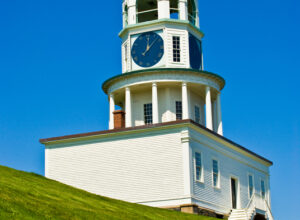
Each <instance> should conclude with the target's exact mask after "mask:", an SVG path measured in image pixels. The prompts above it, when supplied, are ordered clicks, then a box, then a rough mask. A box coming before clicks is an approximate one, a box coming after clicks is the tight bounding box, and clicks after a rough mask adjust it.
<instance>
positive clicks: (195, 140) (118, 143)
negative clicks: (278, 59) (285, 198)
mask: <svg viewBox="0 0 300 220" xmlns="http://www.w3.org/2000/svg"><path fill="white" fill-rule="evenodd" d="M123 20H124V22H123V25H124V27H123V30H122V31H121V33H120V37H121V39H122V42H123V43H122V66H123V73H122V74H120V75H118V76H114V77H112V78H110V79H108V80H107V81H105V82H104V83H103V90H104V92H105V93H106V94H107V95H108V97H109V102H110V110H109V114H110V121H109V130H106V131H100V132H92V133H86V134H77V135H69V136H63V137H55V138H47V139H42V140H40V141H41V143H43V144H44V145H45V175H46V177H48V178H51V179H55V180H57V181H60V182H63V183H66V184H69V185H72V186H74V187H78V188H81V189H84V190H87V191H89V192H92V193H95V194H99V195H103V196H107V197H111V198H116V199H120V200H125V201H129V202H135V203H140V204H144V205H149V206H156V207H164V208H170V209H177V210H181V211H184V212H192V213H200V214H209V215H213V216H217V217H222V216H230V217H229V219H247V220H248V219H270V220H272V219H273V217H272V214H271V208H270V207H271V205H270V175H269V167H270V166H271V165H272V162H271V161H269V160H267V159H265V158H263V157H262V156H259V155H257V154H255V153H253V152H251V151H249V150H247V149H246V148H244V147H242V146H240V145H238V144H236V143H234V142H232V141H231V140H228V139H227V138H225V137H223V129H222V117H221V101H220V95H221V90H222V89H223V87H224V85H225V81H224V79H223V78H222V77H220V76H219V75H217V74H213V73H210V72H207V71H204V70H203V58H202V57H203V56H202V47H201V44H202V43H201V40H202V37H203V33H202V32H201V31H200V26H199V17H198V4H197V1H194V0H158V1H157V0H139V1H137V0H123ZM115 106H119V108H120V109H122V110H118V111H115V109H116V108H115Z"/></svg>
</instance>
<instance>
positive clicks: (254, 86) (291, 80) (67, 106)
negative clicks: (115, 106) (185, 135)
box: [0, 0, 300, 220]
mask: <svg viewBox="0 0 300 220" xmlns="http://www.w3.org/2000/svg"><path fill="white" fill-rule="evenodd" d="M103 2H104V1H103V0H102V1H99V0H97V1H96V0H85V1H78V0H72V1H71V0H59V1H58V0H51V1H50V0H43V1H40V0H26V1H24V0H22V1H21V0H9V1H5V0H2V1H0V76H1V80H0V164H1V165H5V166H10V167H13V168H16V169H21V170H25V171H32V172H36V173H39V174H43V172H44V171H43V170H44V165H43V163H44V152H43V146H42V145H41V144H39V142H38V140H39V139H40V138H45V137H52V136H61V135H65V134H74V133H82V132H88V131H97V130H104V129H106V128H107V121H108V102H107V97H106V96H105V94H104V93H103V92H102V90H101V84H102V82H103V81H104V80H106V79H107V78H109V77H111V76H114V75H117V74H119V73H120V72H121V55H120V44H121V42H120V39H119V38H118V33H119V31H120V30H121V1H106V3H103ZM199 5H200V19H201V21H200V23H201V29H202V30H203V32H204V33H205V34H206V36H205V38H204V40H203V46H204V59H205V69H206V70H208V71H212V72H215V73H217V74H220V75H221V76H223V77H224V78H225V79H226V82H227V84H226V87H225V89H224V90H223V94H222V113H223V119H224V132H225V136H226V137H228V138H230V139H232V140H233V141H235V142H237V143H239V144H241V145H243V146H245V147H247V148H249V149H250V150H253V151H254V152H257V153H259V154H261V155H262V156H265V157H267V158H268V159H270V160H272V161H274V166H273V167H272V168H271V188H272V189H271V190H272V191H271V192H272V206H273V210H274V214H275V217H276V219H279V220H289V219H298V218H300V214H299V213H300V212H299V210H300V187H299V186H300V175H299V174H300V171H299V170H300V162H299V161H300V116H299V114H300V92H299V82H300V55H299V51H300V43H299V40H300V9H299V8H300V7H299V6H300V3H299V1H297V0H252V1H241V0H229V1H224V0H216V1H211V0H201V1H200V2H199ZM0 175H1V174H0ZM0 178H1V176H0ZM297 217H298V218H297Z"/></svg>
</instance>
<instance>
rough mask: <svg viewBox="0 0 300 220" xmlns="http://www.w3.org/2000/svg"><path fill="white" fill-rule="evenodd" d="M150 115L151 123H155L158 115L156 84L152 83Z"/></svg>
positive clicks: (157, 120)
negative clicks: (151, 117)
mask: <svg viewBox="0 0 300 220" xmlns="http://www.w3.org/2000/svg"><path fill="white" fill-rule="evenodd" d="M152 116H153V124H157V123H158V122H159V117H158V97H157V84H156V83H155V82H154V83H152Z"/></svg>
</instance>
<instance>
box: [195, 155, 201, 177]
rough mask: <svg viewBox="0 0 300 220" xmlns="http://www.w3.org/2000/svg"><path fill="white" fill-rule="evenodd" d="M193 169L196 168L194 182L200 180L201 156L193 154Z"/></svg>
mask: <svg viewBox="0 0 300 220" xmlns="http://www.w3.org/2000/svg"><path fill="white" fill-rule="evenodd" d="M195 167H196V180H198V181H200V180H201V175H202V164H201V154H200V153H198V152H195Z"/></svg>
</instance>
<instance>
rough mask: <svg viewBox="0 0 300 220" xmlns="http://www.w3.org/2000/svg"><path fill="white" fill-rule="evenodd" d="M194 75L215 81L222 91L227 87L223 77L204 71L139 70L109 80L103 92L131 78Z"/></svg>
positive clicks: (188, 69) (186, 69)
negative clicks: (143, 75)
mask: <svg viewBox="0 0 300 220" xmlns="http://www.w3.org/2000/svg"><path fill="white" fill-rule="evenodd" d="M166 72H167V73H170V74H172V73H182V72H184V73H193V74H201V75H202V76H204V77H207V78H209V79H212V80H215V81H216V82H217V83H218V84H219V85H220V90H222V89H223V88H224V86H225V79H224V78H222V77H221V76H219V75H217V74H215V73H212V72H208V71H204V70H196V69H190V68H152V69H145V70H137V71H132V72H127V73H124V74H119V75H117V76H114V77H111V78H109V79H108V80H106V81H105V82H104V83H103V84H102V89H103V91H104V92H105V93H106V94H107V93H108V89H109V87H110V86H111V85H112V84H114V83H116V82H118V81H120V80H125V79H128V78H130V77H135V76H141V74H160V73H166Z"/></svg>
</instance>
